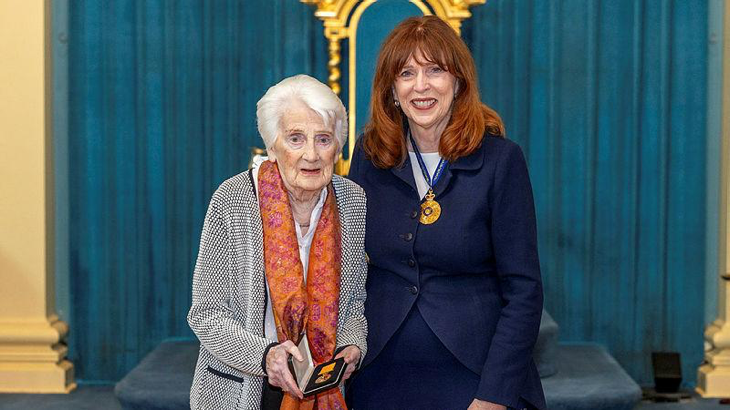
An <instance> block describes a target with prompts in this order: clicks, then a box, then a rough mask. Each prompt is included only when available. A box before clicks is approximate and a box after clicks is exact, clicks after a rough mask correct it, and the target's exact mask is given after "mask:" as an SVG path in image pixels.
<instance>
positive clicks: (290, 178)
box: [270, 104, 339, 196]
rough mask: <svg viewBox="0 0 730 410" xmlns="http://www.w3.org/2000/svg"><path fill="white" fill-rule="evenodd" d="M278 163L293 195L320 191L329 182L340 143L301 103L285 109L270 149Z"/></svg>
mask: <svg viewBox="0 0 730 410" xmlns="http://www.w3.org/2000/svg"><path fill="white" fill-rule="evenodd" d="M270 151H271V153H272V154H273V155H274V157H275V159H276V161H277V162H278V163H279V172H280V173H281V178H282V179H283V181H284V186H286V188H287V190H289V192H291V193H292V194H294V195H295V196H298V195H301V194H303V193H305V192H307V191H316V192H319V191H320V190H321V189H322V188H324V187H325V186H326V185H327V184H329V182H330V180H331V179H332V172H333V170H334V163H335V159H336V158H337V154H338V153H339V144H338V143H337V140H336V138H335V133H334V127H333V125H332V124H331V125H330V126H326V125H325V124H324V120H323V119H322V117H321V116H320V115H319V114H317V112H315V111H314V110H312V109H311V108H309V107H307V106H305V105H304V104H297V105H295V106H293V107H292V108H291V109H289V110H287V112H286V113H285V114H284V116H283V117H282V118H281V122H280V124H279V135H278V136H277V138H276V141H275V142H274V145H273V146H272V147H271V149H270Z"/></svg>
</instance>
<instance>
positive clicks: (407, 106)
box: [394, 50, 456, 135]
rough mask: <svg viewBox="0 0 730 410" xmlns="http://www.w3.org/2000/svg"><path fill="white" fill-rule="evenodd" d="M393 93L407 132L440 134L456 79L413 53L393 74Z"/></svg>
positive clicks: (446, 116)
mask: <svg viewBox="0 0 730 410" xmlns="http://www.w3.org/2000/svg"><path fill="white" fill-rule="evenodd" d="M419 61H421V62H423V63H424V64H421V63H419ZM394 91H395V99H396V100H397V101H398V102H399V103H400V106H401V108H402V109H403V112H404V113H405V115H406V117H408V123H409V125H410V127H411V129H414V128H416V129H417V128H421V130H418V131H425V130H432V129H435V130H436V131H437V132H438V134H439V135H440V133H441V132H443V130H444V129H445V128H446V125H447V124H448V122H449V118H450V117H451V104H452V103H453V102H454V94H455V92H456V77H454V76H453V75H452V74H451V73H449V72H448V71H446V70H444V69H442V68H440V67H439V66H438V64H434V63H430V62H428V60H427V59H426V58H425V57H424V56H423V54H422V53H421V52H420V50H417V51H416V52H415V53H414V54H413V55H411V57H410V58H409V59H408V61H407V62H406V65H405V66H404V67H403V68H402V69H401V70H400V72H398V74H397V75H396V79H395V85H394ZM434 127H435V128H434Z"/></svg>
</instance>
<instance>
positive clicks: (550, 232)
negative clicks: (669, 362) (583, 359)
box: [464, 0, 716, 384]
mask: <svg viewBox="0 0 730 410" xmlns="http://www.w3.org/2000/svg"><path fill="white" fill-rule="evenodd" d="M464 36H465V38H466V39H467V40H468V43H469V44H470V46H471V48H472V51H473V55H474V57H475V60H476V63H477V66H478V67H479V74H480V80H481V91H482V94H483V96H484V98H485V100H486V101H487V102H488V103H489V104H491V105H492V106H493V107H494V108H495V109H497V111H498V112H499V113H500V114H501V115H502V118H503V119H504V121H505V123H506V126H507V135H508V137H509V138H511V139H513V140H515V141H517V142H518V143H519V144H520V145H521V146H522V147H523V149H524V150H525V154H526V157H527V160H528V163H529V166H530V173H531V177H532V183H533V186H534V192H535V202H536V207H537V215H538V230H539V244H540V256H541V258H540V260H541V264H542V269H543V277H544V282H545V293H546V298H545V303H546V307H547V309H548V311H549V312H550V313H551V314H552V315H553V316H554V317H555V320H556V321H557V322H558V324H559V325H560V327H561V333H560V339H561V340H563V341H596V342H599V343H602V344H604V345H606V346H607V347H608V348H609V350H610V352H611V353H612V354H613V355H614V356H615V357H616V358H617V360H618V361H619V362H620V363H621V365H622V366H623V367H624V368H625V369H626V370H627V371H628V372H629V374H630V375H631V376H632V377H634V378H635V379H636V380H637V381H638V382H640V383H642V384H653V378H652V373H651V367H650V364H651V363H650V352H652V351H658V350H672V351H679V352H680V353H681V354H682V366H683V377H684V381H685V382H686V383H688V384H692V383H694V381H695V377H696V371H697V366H698V365H699V363H700V362H701V361H702V354H703V339H702V332H703V328H704V324H705V311H704V306H705V300H706V299H707V298H709V299H710V300H712V298H714V296H715V295H709V296H708V295H706V289H705V281H706V279H705V278H706V272H705V261H706V258H707V257H708V256H707V255H708V254H709V255H710V256H711V255H712V253H711V252H709V253H708V254H706V247H705V245H706V243H705V240H706V238H705V234H706V232H705V230H706V225H705V224H706V217H705V215H706V201H707V197H708V189H707V188H706V178H707V177H708V175H707V169H706V159H707V150H708V147H707V144H708V140H707V98H708V86H707V84H708V83H707V78H708V75H707V73H708V68H707V62H708V3H707V2H706V1H705V0H675V1H668V0H667V1H636V0H616V1H608V2H603V1H585V0H564V1H542V0H515V1H492V2H487V5H486V6H483V7H479V8H477V9H475V10H474V17H473V18H472V19H471V20H469V21H468V22H467V23H466V26H465V28H464ZM715 152H716V151H715Z"/></svg>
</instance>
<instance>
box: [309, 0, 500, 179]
mask: <svg viewBox="0 0 730 410" xmlns="http://www.w3.org/2000/svg"><path fill="white" fill-rule="evenodd" d="M300 1H301V2H302V3H306V4H311V5H313V6H315V7H316V10H315V12H314V15H315V16H317V17H318V18H319V19H320V20H322V22H323V23H324V36H325V38H326V39H327V42H328V44H329V47H328V48H329V61H328V62H327V67H328V68H329V77H328V81H327V82H328V84H329V86H330V88H332V90H333V91H334V92H335V93H336V94H337V95H341V94H340V93H341V92H342V88H341V86H340V80H341V78H342V73H341V70H340V62H341V61H342V56H341V55H340V43H341V42H342V41H343V40H349V41H350V44H349V49H350V53H349V54H350V55H349V56H348V58H349V62H350V69H349V71H350V72H349V73H348V75H349V79H348V83H349V84H350V90H349V101H348V102H346V105H347V111H348V114H349V124H350V129H349V132H348V144H347V145H348V147H349V148H348V149H349V152H348V156H347V158H350V156H351V155H352V151H353V149H354V148H355V138H357V135H355V124H356V121H355V114H356V112H355V108H354V105H355V85H356V84H357V82H356V81H355V78H356V75H357V73H356V65H355V60H356V56H355V46H354V42H355V36H356V34H357V23H358V21H359V19H360V16H361V15H362V13H363V12H364V11H365V9H367V8H368V7H369V6H370V5H372V4H373V3H376V2H377V0H300ZM403 1H406V0H403ZM408 1H409V2H410V3H413V4H414V5H416V6H417V7H418V8H419V9H420V10H421V11H422V12H423V14H424V15H431V14H435V15H437V16H438V17H440V18H442V19H443V20H444V21H446V22H447V23H449V24H450V25H451V27H453V28H454V30H456V32H457V33H459V32H460V30H461V22H462V20H464V19H467V18H469V17H471V12H469V7H471V6H474V5H477V4H484V3H485V2H486V1H487V0H408ZM349 170H350V160H349V159H344V158H341V159H340V160H339V161H338V162H337V168H336V172H337V173H338V174H340V175H346V174H347V172H348V171H349Z"/></svg>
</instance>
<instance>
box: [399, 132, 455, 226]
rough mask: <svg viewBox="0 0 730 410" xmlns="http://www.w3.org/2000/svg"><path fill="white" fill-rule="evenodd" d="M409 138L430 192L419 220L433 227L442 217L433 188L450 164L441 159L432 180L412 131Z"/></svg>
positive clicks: (422, 204) (423, 203) (422, 206)
mask: <svg viewBox="0 0 730 410" xmlns="http://www.w3.org/2000/svg"><path fill="white" fill-rule="evenodd" d="M408 138H410V139H411V145H412V146H413V152H414V153H415V154H416V159H417V160H418V165H419V167H421V172H422V173H423V178H424V179H425V180H426V184H428V192H427V193H426V196H425V197H424V199H425V201H423V202H422V203H421V217H420V218H419V219H418V221H419V222H421V223H422V224H424V225H431V224H432V223H434V222H436V221H438V219H439V217H440V216H441V205H440V204H439V203H438V202H436V201H435V200H434V198H436V195H435V194H434V193H433V187H434V186H435V185H436V183H437V182H438V181H439V179H440V178H441V175H443V173H444V172H443V171H444V169H446V166H447V165H448V164H449V161H446V160H445V159H443V158H441V160H440V161H439V163H438V165H437V166H436V170H435V171H434V172H433V180H432V179H431V175H429V173H428V168H426V163H425V162H423V158H422V157H421V153H420V152H419V151H418V146H417V145H416V140H414V139H413V136H412V135H411V133H410V131H409V132H408Z"/></svg>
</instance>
